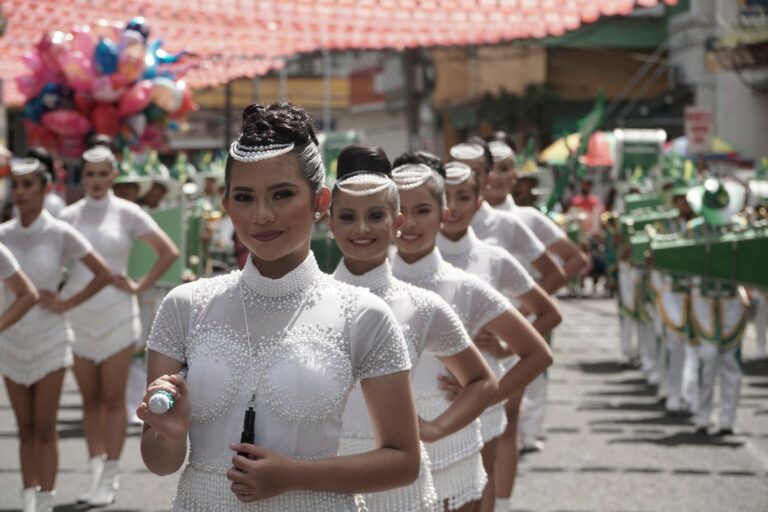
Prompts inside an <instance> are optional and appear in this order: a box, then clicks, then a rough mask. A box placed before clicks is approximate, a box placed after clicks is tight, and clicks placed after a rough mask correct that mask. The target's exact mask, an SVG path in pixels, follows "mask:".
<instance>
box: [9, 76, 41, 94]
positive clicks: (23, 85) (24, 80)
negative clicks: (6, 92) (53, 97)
mask: <svg viewBox="0 0 768 512" xmlns="http://www.w3.org/2000/svg"><path fill="white" fill-rule="evenodd" d="M15 80H16V87H18V88H19V91H20V92H21V94H23V95H24V96H26V97H27V98H34V97H35V96H37V95H38V94H40V91H42V90H43V82H41V81H40V80H38V79H37V77H35V76H34V75H22V76H17V77H16V78H15Z"/></svg>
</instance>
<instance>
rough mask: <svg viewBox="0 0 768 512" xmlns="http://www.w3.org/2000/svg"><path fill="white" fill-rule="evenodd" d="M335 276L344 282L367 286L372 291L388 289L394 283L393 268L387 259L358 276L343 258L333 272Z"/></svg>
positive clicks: (362, 286)
mask: <svg viewBox="0 0 768 512" xmlns="http://www.w3.org/2000/svg"><path fill="white" fill-rule="evenodd" d="M333 277H334V279H336V280H338V281H341V282H342V283H347V284H351V285H352V286H359V287H361V288H366V289H368V290H370V291H372V292H378V291H381V290H384V289H386V288H387V287H388V286H389V285H390V284H392V280H393V277H392V268H391V267H390V265H389V262H388V261H385V262H384V263H382V264H381V265H379V266H378V267H376V268H374V269H373V270H369V271H368V272H366V273H365V274H363V275H360V276H358V275H355V274H353V273H352V272H350V271H349V269H348V268H347V265H346V264H345V263H344V260H343V259H342V260H341V261H340V262H339V266H338V267H336V271H335V272H334V273H333Z"/></svg>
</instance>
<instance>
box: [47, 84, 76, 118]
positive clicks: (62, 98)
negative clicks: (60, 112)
mask: <svg viewBox="0 0 768 512" xmlns="http://www.w3.org/2000/svg"><path fill="white" fill-rule="evenodd" d="M40 101H41V103H42V106H43V110H44V111H45V112H48V111H51V110H56V109H60V108H67V107H69V106H71V105H74V98H73V97H72V91H71V90H69V89H67V88H66V87H65V86H63V85H61V84H57V83H53V82H51V83H48V84H45V85H44V86H43V89H42V91H41V92H40Z"/></svg>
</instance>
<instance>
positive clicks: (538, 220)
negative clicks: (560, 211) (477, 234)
mask: <svg viewBox="0 0 768 512" xmlns="http://www.w3.org/2000/svg"><path fill="white" fill-rule="evenodd" d="M495 208H496V209H497V210H499V211H502V212H509V213H514V215H515V216H516V217H517V218H518V219H520V220H521V221H523V223H524V224H525V225H526V226H528V229H530V230H531V231H533V234H534V235H536V238H538V239H539V240H540V241H541V243H543V244H544V246H545V247H549V246H551V245H552V244H554V243H555V242H558V241H560V240H562V239H563V238H565V237H566V234H565V232H564V231H563V230H562V229H560V228H559V227H558V226H557V224H555V223H554V222H553V221H552V220H551V219H550V218H549V217H547V216H546V215H545V214H544V213H542V212H541V211H540V210H538V209H537V208H534V207H533V206H517V205H516V204H515V200H514V199H512V196H509V195H508V196H507V199H506V200H505V201H504V202H503V203H500V204H498V205H496V206H495Z"/></svg>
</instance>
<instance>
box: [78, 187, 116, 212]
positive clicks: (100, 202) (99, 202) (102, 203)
mask: <svg viewBox="0 0 768 512" xmlns="http://www.w3.org/2000/svg"><path fill="white" fill-rule="evenodd" d="M113 197H114V193H113V192H112V190H108V191H107V194H106V195H105V196H104V197H100V198H98V199H96V198H95V197H92V196H89V195H88V194H86V195H85V204H86V205H88V206H90V207H93V208H106V207H107V206H108V205H109V203H110V201H112V198H113Z"/></svg>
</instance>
